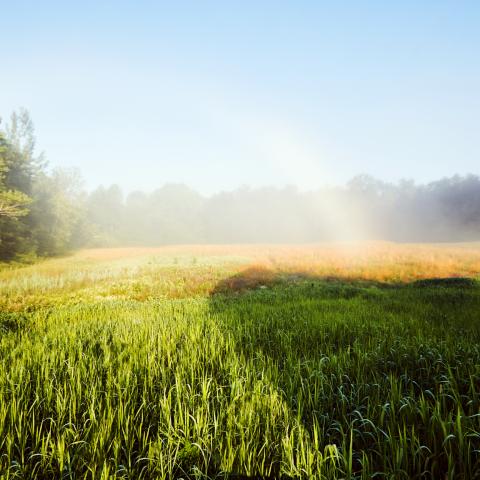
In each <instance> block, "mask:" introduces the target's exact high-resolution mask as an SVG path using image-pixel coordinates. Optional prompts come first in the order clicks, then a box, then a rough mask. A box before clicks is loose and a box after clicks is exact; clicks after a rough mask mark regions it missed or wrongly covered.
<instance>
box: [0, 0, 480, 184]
mask: <svg viewBox="0 0 480 480" xmlns="http://www.w3.org/2000/svg"><path fill="white" fill-rule="evenodd" d="M0 6H1V8H0V115H2V116H3V117H4V118H5V117H7V116H8V115H9V113H10V112H11V111H12V110H13V109H16V108H18V107H21V106H23V107H26V108H27V109H29V110H30V113H31V114H32V117H33V119H34V122H35V125H36V132H37V137H38V146H39V149H41V150H44V151H45V152H46V156H47V158H48V159H49V161H50V163H51V164H52V165H55V166H77V167H79V168H80V169H81V172H82V174H83V176H84V177H85V179H86V181H87V185H88V187H93V186H95V185H97V184H100V183H103V184H110V183H118V184H120V185H121V186H123V187H124V189H125V190H132V189H136V188H142V189H147V190H150V189H153V188H155V187H157V186H160V185H162V184H163V183H165V182H182V183H186V184H188V185H190V186H192V187H194V188H196V189H199V190H200V191H202V192H205V193H211V192H216V191H218V190H222V189H231V188H235V187H237V186H239V185H242V184H249V185H254V186H257V185H272V184H273V185H284V184H292V183H293V184H297V185H299V186H300V187H301V188H312V187H314V186H316V185H322V184H325V183H329V184H342V183H345V182H346V181H347V180H348V179H349V178H351V177H352V176H354V175H356V174H360V173H367V174H371V175H374V176H376V177H378V178H380V179H384V180H389V181H395V180H398V179H400V178H413V179H415V180H416V181H418V182H426V181H430V180H433V179H437V178H440V177H443V176H450V175H453V174H455V173H460V174H465V173H468V172H472V173H477V174H478V173H480V2H479V1H471V2H466V1H461V0H457V1H442V0H435V1H418V0H416V1H395V2H394V1H380V0H379V1H360V0H359V1H352V2H346V1H345V2H343V1H338V2H337V1H330V2H320V1H311V2H307V1H290V2H283V1H271V2H270V1H252V2H250V1H242V2H229V1H219V2H209V1H201V2H200V1H192V2H184V1H174V2H155V1H151V2H147V1H130V2H122V1H111V2H101V1H82V2H67V1H61V2H60V1H59V2H51V1H42V2H40V1H30V2H26V1H22V0H15V1H14V2H12V1H9V2H7V1H3V0H0Z"/></svg>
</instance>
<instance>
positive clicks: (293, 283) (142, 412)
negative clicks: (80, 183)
mask: <svg viewBox="0 0 480 480" xmlns="http://www.w3.org/2000/svg"><path fill="white" fill-rule="evenodd" d="M479 261H480V248H479V247H478V246H476V245H464V246H455V245H447V246H413V245H404V246H402V245H392V244H368V245H363V246H361V247H359V246H354V245H344V246H328V245H323V246H302V247H287V246H260V247H258V246H256V247H254V246H238V247H226V246H206V247H201V246H195V247H188V246H185V247H165V248H158V249H112V250H86V251H82V252H79V253H78V254H76V255H73V256H71V257H65V258H61V259H53V260H48V261H45V262H42V263H38V264H36V265H31V266H26V267H22V268H16V269H4V270H3V271H1V272H0V298H1V300H0V302H1V303H0V305H1V313H0V328H1V333H0V452H1V455H0V474H1V476H2V478H75V479H77V478H90V479H97V478H99V479H102V478H104V479H107V478H125V479H127V478H135V479H137V478H138V479H142V478H143V479H150V478H165V479H167V478H181V477H182V478H219V477H222V476H225V475H227V474H237V475H249V476H254V475H260V476H263V477H268V476H270V477H278V476H280V475H284V476H287V477H291V478H299V477H302V478H337V479H340V478H365V479H367V478H372V477H374V476H375V475H376V478H452V479H453V478H464V479H470V478H476V477H478V476H480V455H479V451H480V348H479V341H480V325H479V312H480V287H479V285H478V283H477V282H476V281H473V282H472V283H469V282H463V283H461V282H458V283H455V282H446V283H444V284H442V283H441V282H440V283H439V284H436V283H431V284H430V283H428V282H427V283H424V284H415V283H411V284H406V283H402V282H409V281H412V280H416V279H421V278H428V277H452V276H455V277H460V276H461V277H463V276H470V277H477V276H478V272H479V270H478V268H479ZM214 292H217V293H214Z"/></svg>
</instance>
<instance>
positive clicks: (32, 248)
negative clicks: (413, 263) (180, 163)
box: [0, 110, 480, 261]
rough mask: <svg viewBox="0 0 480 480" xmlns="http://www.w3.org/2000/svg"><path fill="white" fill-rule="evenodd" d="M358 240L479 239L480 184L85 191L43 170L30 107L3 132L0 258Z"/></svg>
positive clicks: (448, 181) (461, 180)
mask: <svg viewBox="0 0 480 480" xmlns="http://www.w3.org/2000/svg"><path fill="white" fill-rule="evenodd" d="M0 126H1V125H0ZM321 181H322V179H319V184H320V183H321ZM359 238H361V239H384V240H393V241H403V242H407V241H411V242H422V241H428V242H434V241H438V242H443V241H473V240H479V239H480V178H479V177H478V176H476V175H468V176H454V177H451V178H444V179H441V180H439V181H436V182H432V183H429V184H426V185H417V184H415V183H414V182H413V181H406V180H404V181H401V182H398V183H395V184H393V183H386V182H382V181H379V180H376V179H374V178H372V177H370V176H365V175H363V176H358V177H355V178H354V179H352V180H351V181H350V182H349V183H348V184H347V185H345V186H342V187H322V188H318V189H317V190H315V191H309V192H301V191H299V190H298V189H296V188H295V187H293V186H287V187H283V188H277V187H265V188H248V187H242V188H239V189H236V190H234V191H230V192H222V193H218V194H216V195H212V196H210V197H206V196H204V195H201V194H199V193H198V192H196V191H194V190H192V189H191V188H189V187H187V186H185V185H180V184H165V185H164V186H162V187H161V188H159V189H157V190H155V191H153V192H149V193H146V192H142V191H136V192H131V193H129V194H127V195H124V194H123V193H122V190H121V189H120V187H118V186H117V185H112V186H108V187H103V186H100V187H98V188H97V189H95V190H93V191H91V192H86V191H85V189H84V188H83V187H82V180H81V178H80V176H79V174H78V173H77V172H75V171H69V170H62V169H49V168H48V165H47V163H46V162H45V160H44V158H43V156H42V155H36V154H35V136H34V128H33V123H32V121H31V118H30V116H29V114H28V112H27V111H25V110H21V111H19V112H18V113H13V114H12V116H11V118H10V120H9V122H8V123H7V124H6V125H5V126H4V127H2V128H1V129H0V260H1V261H10V260H25V259H26V260H28V259H33V258H35V257H37V256H52V255H59V254H63V253H66V252H68V251H71V250H74V249H77V248H80V247H92V246H119V245H163V244H174V243H259V242H261V243H272V242H273V243H298V242H320V241H329V240H356V239H359Z"/></svg>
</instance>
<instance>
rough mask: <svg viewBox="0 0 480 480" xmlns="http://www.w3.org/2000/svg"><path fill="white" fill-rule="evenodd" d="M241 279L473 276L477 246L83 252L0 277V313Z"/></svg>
mask: <svg viewBox="0 0 480 480" xmlns="http://www.w3.org/2000/svg"><path fill="white" fill-rule="evenodd" d="M239 274H240V275H241V276H242V280H241V281H242V282H243V283H244V284H245V285H249V284H251V285H258V284H261V283H262V282H266V283H268V282H270V281H271V280H272V279H273V278H275V277H278V276H284V277H285V276H286V277H287V279H288V278H290V277H291V278H293V279H294V278H296V277H308V278H311V277H315V278H332V277H333V278H338V279H344V280H368V281H379V282H410V281H414V280H418V279H423V278H437V277H441V278H445V277H478V276H479V275H480V243H476V244H396V243H387V242H368V243H362V244H346V243H345V244H317V245H181V246H164V247H156V248H147V247H138V248H137V247H128V248H103V249H88V250H81V251H79V252H77V253H75V254H74V255H72V256H69V257H63V258H55V259H49V260H46V261H43V262H39V263H37V264H35V265H30V266H24V267H19V268H18V267H17V268H7V269H4V270H3V271H0V308H3V309H7V310H22V309H24V308H37V307H38V306H40V305H50V304H59V303H68V302H81V301H92V300H101V299H113V298H118V299H125V298H128V299H134V300H140V301H141V300H146V299H151V298H185V297H191V296H196V295H201V296H206V295H209V294H211V293H212V292H214V291H217V290H218V286H219V285H223V286H224V287H225V286H226V285H227V286H228V285H229V279H235V278H237V279H238V275H239ZM236 276H237V277H236ZM230 283H231V284H232V285H234V284H235V281H234V280H232V281H231V282H230Z"/></svg>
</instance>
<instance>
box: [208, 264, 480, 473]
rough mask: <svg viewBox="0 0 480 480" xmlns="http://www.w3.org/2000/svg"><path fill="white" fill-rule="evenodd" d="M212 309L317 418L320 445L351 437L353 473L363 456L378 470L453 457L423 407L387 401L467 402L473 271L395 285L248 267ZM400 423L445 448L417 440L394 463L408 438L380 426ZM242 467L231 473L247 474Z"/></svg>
mask: <svg viewBox="0 0 480 480" xmlns="http://www.w3.org/2000/svg"><path fill="white" fill-rule="evenodd" d="M210 309H211V312H212V313H213V314H214V315H215V316H216V317H217V318H218V319H219V322H220V325H221V327H222V329H223V330H224V332H225V335H228V336H230V337H231V338H233V340H234V342H235V345H236V349H237V352H238V354H239V355H240V357H241V358H243V359H244V361H246V362H249V365H250V366H253V368H255V369H257V371H258V374H259V375H261V373H262V372H264V371H265V370H268V371H269V372H270V378H269V381H270V382H271V384H272V385H274V386H275V388H277V389H278V392H279V393H280V395H281V397H282V399H283V401H284V402H285V403H286V405H287V406H288V409H289V411H290V412H291V413H292V416H293V417H294V418H298V419H300V421H301V423H302V425H303V427H304V428H305V430H306V431H307V432H309V434H311V435H313V427H314V425H317V426H320V427H321V430H322V436H323V443H324V445H327V444H336V445H338V446H339V448H340V451H342V452H343V454H344V455H347V454H348V452H347V449H348V442H349V439H350V438H352V439H353V446H354V449H353V451H352V453H351V465H352V470H351V471H350V472H349V474H350V475H353V476H355V475H360V474H361V473H362V470H363V468H364V464H365V458H367V459H368V463H367V465H368V466H369V468H370V469H372V471H375V472H377V473H378V474H383V475H387V476H388V475H391V474H395V468H397V469H398V471H400V470H401V471H403V472H404V473H405V472H406V473H407V474H408V475H410V476H411V477H412V478H413V477H415V476H418V475H425V477H422V478H439V477H440V476H442V475H444V474H445V472H446V471H447V470H448V469H451V468H452V465H451V461H452V458H453V457H449V456H448V455H447V447H446V446H445V443H442V442H444V439H443V437H441V436H439V435H436V434H435V432H434V431H433V433H432V431H429V430H428V429H429V426H428V425H427V424H425V419H424V418H422V417H421V415H420V413H419V412H418V411H416V410H415V409H414V408H413V407H412V408H411V409H410V410H409V409H407V408H406V409H405V412H404V414H402V415H399V416H398V417H396V418H395V417H392V418H390V417H389V415H386V417H385V414H384V413H382V408H383V407H382V405H390V407H389V408H392V409H393V408H400V407H401V404H402V402H403V401H404V399H405V398H409V399H410V400H411V402H412V405H415V406H416V405H417V404H419V402H421V401H423V400H422V399H423V398H424V395H425V392H428V393H429V395H431V397H432V399H431V400H428V402H430V403H431V405H430V404H429V405H430V407H431V408H432V412H433V410H434V409H435V408H441V410H439V412H437V413H436V414H437V415H439V417H442V416H443V417H444V418H445V421H447V418H448V415H449V412H450V411H455V410H456V409H457V408H462V409H465V411H467V410H471V408H469V407H468V405H467V404H468V402H471V398H470V396H471V395H470V394H471V390H470V388H471V385H470V384H469V381H470V380H469V374H470V372H471V368H473V367H474V365H475V364H476V363H478V361H479V360H480V359H479V358H478V352H476V350H475V349H471V350H469V349H467V350H468V351H467V350H465V348H466V347H465V346H464V345H462V346H461V347H458V348H457V344H456V339H457V338H459V337H460V336H465V337H466V338H469V339H470V341H471V342H472V343H475V342H476V341H479V340H480V335H479V328H478V312H479V311H480V288H479V285H478V283H477V282H476V281H474V280H472V279H469V278H434V279H423V280H419V281H416V282H412V283H409V284H407V283H403V284H391V283H382V282H377V281H365V280H362V279H352V280H345V279H340V278H335V277H318V276H315V275H311V274H308V273H305V272H291V271H289V272H276V271H272V270H268V269H264V268H251V269H248V270H245V271H244V272H241V273H239V274H237V275H235V276H232V277H230V278H228V279H225V280H223V281H222V282H220V283H219V284H218V285H217V286H216V288H215V289H214V291H213V292H212V295H211V298H210ZM475 352H476V353H475ZM267 366H268V368H267ZM452 372H454V375H457V376H461V375H463V376H464V378H462V377H459V381H458V382H457V383H456V384H455V386H454V387H453V386H452V388H455V389H456V391H455V392H453V393H452V395H450V397H448V396H442V395H443V394H442V392H443V391H445V390H448V388H450V386H447V383H448V382H447V381H446V379H450V378H451V377H452ZM442 382H443V384H442ZM440 397H441V402H442V403H441V406H439V404H438V402H439V401H440V400H438V399H439V398H440ZM464 404H465V405H464ZM430 407H429V408H430ZM452 409H453V410H452ZM432 414H433V413H432ZM366 419H367V420H366ZM404 427H405V428H407V429H412V428H415V429H416V435H418V442H420V443H419V444H420V445H424V446H426V449H425V452H427V451H430V452H438V453H436V454H435V457H434V458H433V460H432V457H431V456H430V457H429V456H428V455H427V454H426V453H425V454H424V453H423V450H419V453H418V452H417V453H416V454H415V455H417V457H418V458H417V457H416V458H415V461H412V460H411V459H410V460H408V455H405V459H403V460H402V461H401V462H400V464H398V465H397V466H395V465H394V460H393V458H394V455H395V454H396V453H397V450H396V448H397V447H396V446H395V445H397V446H398V449H399V448H400V443H401V442H400V440H398V441H397V439H395V440H392V439H391V438H390V439H389V438H388V435H387V433H385V432H395V431H397V433H398V428H404ZM393 435H396V434H395V433H392V436H393ZM437 437H438V438H437ZM411 441H412V442H413V440H411ZM459 441H460V444H459V446H458V449H462V448H463V447H462V446H461V445H462V443H461V441H462V439H459ZM406 442H407V443H408V439H407V440H406ZM477 443H478V442H477ZM404 446H405V445H403V446H402V448H403V447H404ZM479 446H480V445H479ZM448 448H450V447H448ZM389 449H390V450H389ZM457 453H458V455H457V456H456V458H455V459H454V462H456V464H455V465H454V468H455V471H457V472H461V471H464V470H465V468H467V467H465V465H464V462H465V461H469V459H466V457H465V455H467V456H468V455H474V454H473V453H471V454H470V453H469V452H467V453H466V452H465V451H459V452H457ZM387 457H391V458H387ZM447 458H448V459H447ZM272 461H275V460H272ZM396 461H397V462H398V459H397V460H396ZM402 462H403V463H402ZM239 473H241V472H235V473H232V476H231V477H229V478H237V479H241V478H248V477H243V476H242V475H238V474H239ZM397 473H398V472H397ZM251 478H268V477H251Z"/></svg>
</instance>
